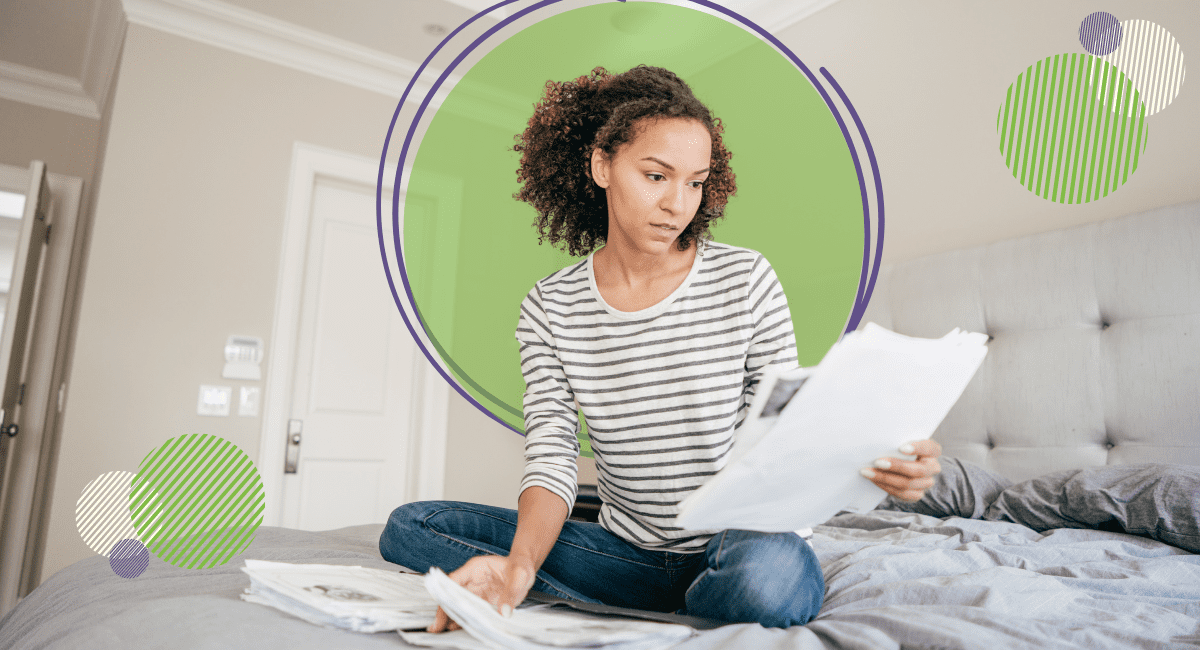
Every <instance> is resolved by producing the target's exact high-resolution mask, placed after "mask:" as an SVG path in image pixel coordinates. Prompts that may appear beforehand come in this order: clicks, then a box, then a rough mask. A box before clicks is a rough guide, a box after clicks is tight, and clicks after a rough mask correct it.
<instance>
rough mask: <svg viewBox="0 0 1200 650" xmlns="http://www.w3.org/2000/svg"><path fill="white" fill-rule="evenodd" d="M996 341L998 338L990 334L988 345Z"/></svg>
mask: <svg viewBox="0 0 1200 650" xmlns="http://www.w3.org/2000/svg"><path fill="white" fill-rule="evenodd" d="M994 340H996V337H994V336H992V335H991V334H988V343H991V342H992V341H994Z"/></svg>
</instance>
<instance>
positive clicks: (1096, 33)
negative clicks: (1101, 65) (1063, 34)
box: [1079, 11, 1121, 56]
mask: <svg viewBox="0 0 1200 650" xmlns="http://www.w3.org/2000/svg"><path fill="white" fill-rule="evenodd" d="M1079 42H1080V43H1081V44H1082V45H1083V49H1085V50H1087V51H1088V52H1089V53H1091V54H1094V55H1096V56H1104V55H1105V54H1108V53H1110V52H1112V51H1113V50H1115V49H1117V46H1118V45H1120V44H1121V21H1119V20H1117V17H1116V16H1114V15H1112V14H1110V13H1108V12H1107V11H1097V12H1095V13H1092V14H1088V16H1087V18H1084V19H1083V22H1082V23H1080V24H1079Z"/></svg>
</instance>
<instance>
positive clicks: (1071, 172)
mask: <svg viewBox="0 0 1200 650" xmlns="http://www.w3.org/2000/svg"><path fill="white" fill-rule="evenodd" d="M996 132H997V133H998V134H999V136H1000V154H1001V155H1002V156H1004V164H1005V165H1007V166H1008V168H1009V169H1010V170H1012V173H1013V178H1015V179H1017V181H1018V182H1019V183H1021V185H1023V186H1024V187H1025V189H1027V190H1029V191H1030V192H1033V193H1034V194H1036V195H1038V196H1040V197H1042V198H1044V199H1047V200H1050V201H1056V202H1058V203H1088V202H1090V201H1095V200H1098V199H1101V198H1103V197H1106V196H1108V195H1109V194H1110V193H1112V192H1114V191H1116V189H1117V188H1118V187H1120V186H1121V185H1123V184H1124V183H1125V182H1126V181H1127V180H1129V177H1130V176H1131V175H1133V172H1135V171H1137V166H1138V159H1139V157H1140V156H1141V153H1142V152H1143V151H1145V149H1146V105H1145V103H1144V102H1143V100H1142V96H1141V93H1140V92H1139V91H1138V90H1137V89H1136V88H1134V86H1133V83H1132V82H1131V81H1130V80H1129V78H1128V77H1126V76H1125V75H1124V74H1122V73H1121V71H1120V70H1118V69H1117V68H1116V67H1115V66H1113V65H1112V64H1111V63H1109V62H1107V61H1104V60H1103V59H1100V58H1099V57H1095V56H1091V55H1088V54H1056V55H1054V56H1051V57H1046V58H1045V59H1043V60H1041V61H1038V62H1037V63H1035V64H1033V65H1031V66H1029V68H1028V69H1026V70H1025V72H1023V73H1021V74H1020V75H1019V76H1018V77H1017V80H1016V81H1015V82H1013V84H1012V85H1011V86H1009V87H1008V93H1007V94H1006V95H1005V99H1004V103H1003V104H1001V106H1000V111H999V113H998V114H997V115H996Z"/></svg>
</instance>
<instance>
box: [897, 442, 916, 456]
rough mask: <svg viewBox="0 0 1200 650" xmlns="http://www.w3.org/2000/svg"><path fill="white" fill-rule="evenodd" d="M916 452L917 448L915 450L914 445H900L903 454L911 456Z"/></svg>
mask: <svg viewBox="0 0 1200 650" xmlns="http://www.w3.org/2000/svg"><path fill="white" fill-rule="evenodd" d="M914 451H916V448H914V447H913V446H912V445H910V444H909V443H907V442H906V443H904V444H902V445H900V453H902V454H911V453H913V452H914Z"/></svg>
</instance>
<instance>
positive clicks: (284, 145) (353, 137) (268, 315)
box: [43, 26, 395, 577]
mask: <svg viewBox="0 0 1200 650" xmlns="http://www.w3.org/2000/svg"><path fill="white" fill-rule="evenodd" d="M115 93H116V95H115V97H114V100H113V108H112V117H111V128H110V131H109V135H108V146H107V153H106V156H105V160H104V178H103V184H102V187H101V188H100V192H99V196H98V203H97V207H96V215H95V220H94V222H93V224H92V233H91V248H90V253H89V259H88V265H87V268H86V272H85V273H86V275H85V284H84V290H83V298H82V302H81V305H80V311H79V320H78V329H77V338H76V342H75V354H74V360H73V367H72V372H71V376H70V383H69V393H68V397H67V406H66V412H65V416H64V423H63V432H62V440H61V447H60V454H59V465H58V472H57V481H56V485H55V489H54V495H53V504H52V510H51V523H50V529H49V533H48V536H47V544H46V559H45V563H44V570H43V577H46V576H49V575H50V574H52V573H54V572H55V571H57V570H58V569H60V568H62V567H64V566H66V565H68V564H70V563H72V562H75V561H77V560H79V559H82V558H85V557H88V556H89V555H91V551H90V550H89V549H88V548H87V547H86V546H85V545H84V544H83V542H82V540H81V539H80V537H79V535H78V533H77V532H76V530H75V525H74V515H73V512H74V504H75V500H76V499H77V498H78V496H79V494H80V492H81V491H82V489H83V487H84V486H85V485H86V484H87V483H88V482H89V481H91V480H92V479H94V478H95V477H97V476H99V475H100V474H102V473H104V472H108V471H112V470H128V471H136V470H137V467H138V463H139V462H140V461H141V459H142V457H143V456H144V455H145V454H146V453H148V452H149V451H151V450H152V449H153V448H154V447H156V446H157V445H159V444H161V443H162V442H163V441H165V440H166V439H168V438H170V437H172V436H177V435H181V434H188V433H211V434H214V435H220V436H222V437H224V438H225V439H227V440H230V441H231V442H234V443H235V444H237V445H238V446H239V447H241V448H242V449H243V450H245V451H246V452H247V453H248V454H249V455H250V456H251V458H257V455H258V444H259V435H260V427H261V418H260V417H254V418H250V417H238V416H237V415H236V414H235V415H231V416H229V417H208V418H206V417H201V416H197V415H196V399H197V392H198V389H199V386H200V385H201V384H222V385H232V386H234V387H235V394H236V388H237V387H238V386H241V385H255V384H257V385H260V386H261V385H262V383H261V382H246V381H236V380H225V379H222V378H221V369H222V366H223V346H224V344H225V340H226V338H227V337H228V336H229V335H230V334H248V335H255V336H260V337H263V338H264V339H269V335H270V333H271V326H272V318H273V310H274V305H275V285H276V281H277V273H278V264H279V254H280V245H281V241H282V224H283V213H284V201H285V197H286V190H287V182H288V174H289V170H290V166H291V156H292V146H293V143H294V142H295V141H296V140H302V141H305V142H310V143H314V144H317V145H321V146H326V147H330V148H334V149H339V150H343V151H348V152H352V153H357V154H360V155H364V156H371V157H374V156H377V155H378V151H379V149H380V146H381V145H382V138H383V134H384V133H386V128H387V122H388V120H389V119H390V117H391V113H392V111H393V109H394V108H395V101H394V100H391V99H388V98H385V97H382V96H378V95H375V94H372V93H368V92H366V91H362V90H358V89H354V88H350V87H348V86H345V85H342V84H338V83H335V82H331V81H327V80H324V79H320V78H317V77H314V76H311V75H307V74H304V73H302V72H297V71H294V70H291V69H287V68H283V67H280V66H276V65H272V64H268V63H263V62H260V61H256V60H253V59H250V58H247V57H244V56H241V55H236V54H232V53H229V52H226V51H224V50H219V49H215V48H212V47H209V46H205V45H201V44H198V43H195V42H193V41H190V40H186V39H182V38H179V37H175V36H171V35H167V34H164V33H161V32H157V31H154V30H151V29H148V28H144V27H140V26H130V27H129V31H128V34H127V37H126V43H125V50H124V56H123V60H122V63H121V69H120V78H119V80H118V85H117V87H116V89H115ZM267 345H268V347H269V345H270V343H269V340H268V342H267Z"/></svg>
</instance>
